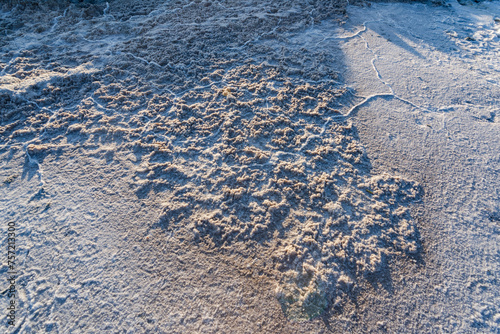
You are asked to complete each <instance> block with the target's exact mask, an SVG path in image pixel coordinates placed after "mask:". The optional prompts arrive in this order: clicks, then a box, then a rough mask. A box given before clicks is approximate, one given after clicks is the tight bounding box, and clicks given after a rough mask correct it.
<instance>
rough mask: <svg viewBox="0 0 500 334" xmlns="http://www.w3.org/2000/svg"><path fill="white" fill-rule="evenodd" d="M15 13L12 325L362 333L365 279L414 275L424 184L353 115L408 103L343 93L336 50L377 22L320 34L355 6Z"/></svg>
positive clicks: (2, 128)
mask: <svg viewBox="0 0 500 334" xmlns="http://www.w3.org/2000/svg"><path fill="white" fill-rule="evenodd" d="M0 14H1V18H0V24H1V29H2V38H1V40H0V106H1V110H0V116H1V120H0V121H1V123H0V157H1V159H2V160H1V163H2V166H3V167H2V169H3V170H2V172H1V173H2V175H1V176H2V180H3V185H2V187H1V188H0V193H1V196H2V202H1V206H0V210H1V211H0V214H1V217H2V220H14V221H17V222H18V225H19V227H18V228H19V235H20V236H19V238H18V239H19V243H20V244H19V245H18V257H19V258H20V259H21V260H20V264H19V271H20V277H19V279H18V288H19V290H20V296H19V306H20V308H19V319H18V322H17V327H16V328H15V329H14V330H18V331H20V332H23V333H40V332H50V331H59V332H89V331H90V332H92V331H95V332H103V331H109V330H116V331H118V332H122V331H123V332H127V331H128V332H144V331H156V332H165V333H173V332H179V333H180V332H197V331H199V332H247V331H248V332H258V331H262V332H301V331H309V332H310V331H313V332H321V331H325V330H328V328H331V327H330V326H331V325H330V323H329V321H331V320H328V319H329V318H330V319H331V318H332V317H336V316H338V315H339V314H340V315H342V314H343V312H345V314H349V315H347V316H346V317H344V318H342V319H343V320H341V321H340V322H338V323H337V324H336V325H335V326H337V327H335V328H337V329H339V328H350V327H349V326H352V323H353V322H356V319H355V313H353V312H352V309H353V307H355V306H353V305H356V303H357V298H358V296H359V295H362V294H363V289H361V287H362V286H365V285H366V284H372V285H373V286H378V285H381V286H385V289H386V290H389V291H390V288H389V287H388V285H387V284H388V283H387V282H390V275H391V274H390V272H391V270H397V268H394V267H391V266H392V265H393V263H399V262H394V261H395V260H396V259H400V260H401V261H407V263H412V265H410V267H411V268H413V269H415V268H416V267H415V266H414V263H417V262H419V261H420V257H421V256H420V255H421V254H420V253H421V248H422V246H421V242H420V238H419V231H418V227H417V224H416V220H415V219H414V218H415V217H414V216H415V215H413V217H412V214H411V213H410V209H412V208H414V203H418V202H419V201H420V199H421V196H422V188H421V187H420V186H419V184H418V183H417V182H414V181H412V180H410V179H408V178H404V177H401V176H398V175H397V174H396V173H393V174H388V173H386V172H377V173H374V172H372V167H371V164H370V161H369V160H368V158H367V156H366V154H365V149H364V148H363V146H362V145H361V143H360V139H359V136H358V133H357V130H356V128H355V127H354V126H353V124H352V121H351V119H350V116H351V115H354V114H355V113H356V112H357V111H358V109H359V108H361V107H363V106H364V105H365V104H366V103H368V102H370V101H371V100H372V99H374V98H378V97H397V98H398V99H399V100H401V101H402V102H404V103H409V102H408V101H406V100H405V99H404V98H401V97H399V96H396V95H395V93H394V91H392V88H391V91H389V92H383V91H381V92H375V94H374V95H373V96H372V95H367V94H365V95H363V94H361V95H360V94H357V92H356V91H355V90H354V89H353V88H352V87H349V86H348V85H346V84H345V81H344V78H343V76H342V75H340V74H339V73H341V72H343V71H344V69H345V67H346V64H344V58H343V56H342V52H341V51H340V50H339V48H338V47H337V46H336V45H335V43H330V44H328V45H326V44H324V43H323V42H325V41H327V40H329V41H330V42H335V41H345V40H350V39H352V38H355V37H356V36H358V35H360V34H362V33H363V32H364V31H365V30H366V29H367V28H366V26H364V28H363V26H361V27H360V28H359V29H358V30H357V32H356V31H354V33H353V34H351V35H349V34H347V35H338V36H337V35H335V34H334V33H333V30H332V34H331V35H326V34H325V30H324V29H325V28H324V27H325V26H324V25H323V26H322V27H323V28H319V29H320V31H321V34H319V35H318V34H317V33H316V32H317V31H318V30H315V29H316V28H315V27H316V25H318V24H320V23H321V22H323V23H324V22H328V24H327V27H329V28H328V29H330V30H331V29H334V28H332V27H337V26H338V25H340V24H341V23H342V21H343V20H345V19H346V17H345V4H343V3H335V2H331V1H319V0H315V1H259V2H254V1H245V2H243V1H232V0H227V1H192V2H189V1H134V0H129V1H115V2H110V3H106V2H97V3H95V4H71V3H63V4H61V3H59V4H58V5H55V4H54V3H52V2H48V3H44V4H40V5H33V4H30V5H18V6H9V7H8V8H7V6H6V7H5V9H4V11H2V12H0ZM328 25H329V26H328ZM304 31H307V32H309V33H310V34H312V35H308V34H304ZM455 37H456V36H455ZM325 45H326V46H325ZM372 64H373V63H372ZM375 70H376V68H375ZM370 77H371V78H372V79H373V78H375V80H379V79H381V78H380V73H378V77H377V76H376V75H374V73H370ZM2 228H3V227H2ZM405 263H406V262H405ZM412 266H413V267H412ZM413 269H412V270H413ZM1 270H2V271H3V272H6V271H7V268H6V267H5V266H4V267H2V269H1ZM367 282H369V283H367ZM389 285H390V284H389ZM363 298H364V297H363ZM346 305H350V306H349V310H350V311H349V312H347V311H344V308H345V307H346ZM325 312H326V313H325ZM325 314H326V315H325ZM2 317H3V315H2ZM346 319H347V320H346ZM310 320H311V321H310ZM303 321H306V322H303ZM377 326H379V327H376V328H378V330H382V329H383V328H384V326H385V325H384V323H382V324H378V325H377ZM358 328H362V327H358ZM361 330H362V329H361Z"/></svg>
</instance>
